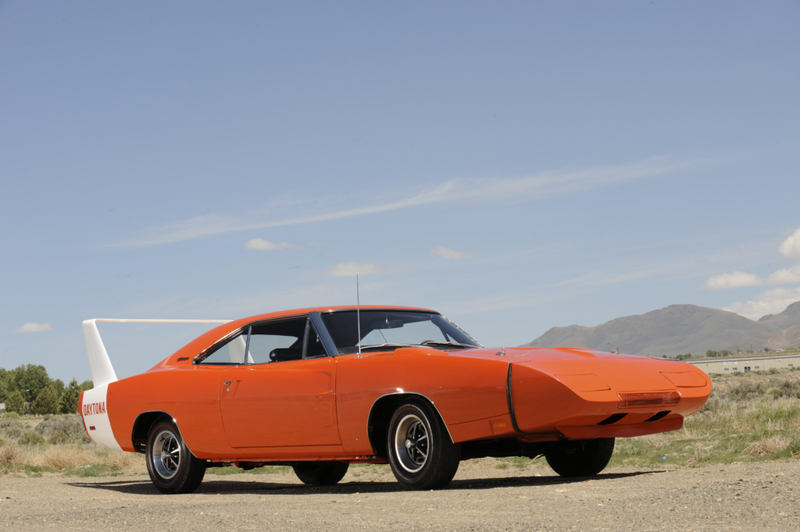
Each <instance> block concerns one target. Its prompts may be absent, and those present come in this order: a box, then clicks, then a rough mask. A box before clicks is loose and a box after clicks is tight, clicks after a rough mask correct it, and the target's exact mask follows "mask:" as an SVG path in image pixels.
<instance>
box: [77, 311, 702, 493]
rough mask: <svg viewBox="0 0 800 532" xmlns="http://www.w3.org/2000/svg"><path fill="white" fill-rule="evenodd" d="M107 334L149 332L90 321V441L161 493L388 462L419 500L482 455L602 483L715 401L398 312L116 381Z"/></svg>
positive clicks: (270, 325)
mask: <svg viewBox="0 0 800 532" xmlns="http://www.w3.org/2000/svg"><path fill="white" fill-rule="evenodd" d="M96 321H137V320H87V321H85V322H84V333H85V335H86V341H87V348H88V351H89V360H90V364H91V367H92V377H93V380H94V384H95V387H94V388H93V389H91V390H87V391H85V392H84V393H83V394H81V398H80V413H81V415H82V418H83V422H84V425H85V427H86V432H87V434H88V435H89V436H90V437H91V438H92V439H94V440H95V441H97V442H98V443H101V444H103V445H106V446H109V447H113V448H117V449H122V450H125V451H130V452H141V453H145V454H146V456H147V468H148V471H149V473H150V478H151V479H152V481H153V483H154V484H155V486H156V488H158V489H159V490H160V491H162V492H164V493H188V492H191V491H193V490H194V489H196V488H197V486H198V485H199V484H200V482H201V481H202V479H203V475H204V473H205V470H206V468H207V467H213V466H218V465H222V464H230V463H232V464H234V465H236V466H238V467H240V468H244V469H249V468H253V467H259V466H262V465H265V464H285V465H291V466H292V467H293V468H294V470H295V472H296V473H297V476H298V477H299V478H300V480H302V481H303V482H305V483H307V484H327V485H330V484H335V483H337V482H339V480H341V479H342V477H343V476H344V475H345V473H346V471H347V468H348V466H349V464H351V463H387V462H388V463H389V465H390V466H391V469H392V471H393V472H394V475H395V477H396V478H397V480H398V481H399V482H400V483H401V484H402V485H403V486H405V487H407V488H411V489H434V488H441V487H444V486H445V485H447V483H448V482H450V480H451V479H452V478H453V476H454V475H455V473H456V470H457V469H458V464H459V461H460V460H466V459H469V458H478V457H485V456H497V457H499V456H526V457H531V458H533V457H537V456H541V455H544V457H545V459H546V460H547V462H548V463H549V464H550V466H551V467H552V468H553V469H554V470H555V471H556V472H557V473H558V474H559V475H562V476H570V477H572V476H589V475H596V474H597V473H599V472H600V471H602V470H603V468H605V466H606V465H607V464H608V461H609V459H610V458H611V453H612V452H613V450H614V439H615V438H620V437H621V438H627V437H632V436H640V435H644V434H653V433H657V432H665V431H670V430H676V429H679V428H681V427H682V426H683V419H684V417H685V416H687V415H689V414H692V413H694V412H696V411H697V410H699V409H700V408H701V407H702V406H703V404H704V403H705V402H706V400H707V399H708V396H709V394H710V393H711V382H710V380H709V378H708V377H707V376H706V375H705V373H703V372H702V371H700V370H699V369H697V368H695V367H694V366H692V365H690V364H685V363H683V362H677V361H674V360H667V359H655V358H647V357H639V356H627V355H619V354H614V353H602V352H598V351H593V350H590V349H580V348H565V347H559V348H553V349H546V348H519V347H518V348H503V349H498V348H492V349H487V348H484V347H483V346H481V345H480V344H479V343H478V342H476V341H475V340H473V339H472V338H471V337H470V336H469V335H468V334H466V333H465V332H464V331H462V330H461V329H459V328H458V327H456V326H455V325H454V324H453V323H452V322H450V321H449V320H447V319H446V318H444V317H443V316H441V315H440V314H439V313H437V312H435V311H432V310H425V309H416V308H401V307H361V308H360V309H358V308H356V307H335V308H314V309H303V310H292V311H286V312H277V313H271V314H263V315H259V316H253V317H250V318H244V319H240V320H235V321H229V322H224V324H223V325H220V326H219V327H217V328H215V329H213V330H211V331H209V332H207V333H205V334H203V335H201V336H200V337H199V338H197V339H195V340H194V341H192V342H190V343H189V344H187V345H186V346H184V347H183V348H181V349H179V350H178V351H177V352H176V353H174V354H173V355H172V356H170V357H168V358H167V359H165V360H164V361H162V362H161V363H159V364H158V365H156V366H155V367H153V368H152V369H150V370H149V371H147V372H145V373H142V374H141V375H136V376H134V377H130V378H127V379H122V380H117V378H116V375H115V374H114V370H113V368H112V366H111V363H110V361H109V359H108V355H107V353H106V352H105V347H104V346H103V343H102V340H101V339H100V336H99V334H98V333H97V327H96V324H95V322H96ZM139 321H146V320H139ZM150 321H153V320H150ZM164 321H167V320H164Z"/></svg>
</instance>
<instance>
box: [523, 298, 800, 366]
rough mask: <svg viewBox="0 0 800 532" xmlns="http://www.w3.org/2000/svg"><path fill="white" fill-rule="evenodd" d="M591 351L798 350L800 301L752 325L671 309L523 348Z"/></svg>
mask: <svg viewBox="0 0 800 532" xmlns="http://www.w3.org/2000/svg"><path fill="white" fill-rule="evenodd" d="M566 346H571V347H588V348H590V349H597V350H600V351H613V350H616V349H617V348H619V350H620V352H622V353H627V354H631V355H650V356H659V357H660V356H664V355H666V356H675V355H678V354H684V353H693V354H700V353H705V352H706V351H707V350H709V349H711V350H714V351H719V350H723V349H727V350H730V351H736V350H739V349H741V350H742V351H746V350H748V349H753V350H756V351H760V350H763V349H764V348H766V347H768V348H769V349H771V350H775V349H786V348H789V347H800V301H798V302H796V303H792V304H791V305H789V306H788V307H787V308H786V310H784V311H783V312H781V313H780V314H770V315H768V316H764V317H763V318H761V319H760V320H758V321H753V320H750V319H748V318H745V317H743V316H740V315H738V314H734V313H733V312H727V311H725V310H718V309H713V308H706V307H698V306H696V305H670V306H668V307H665V308H662V309H659V310H654V311H652V312H648V313H646V314H639V315H636V316H626V317H624V318H617V319H614V320H611V321H609V322H606V323H603V324H602V325H598V326H596V327H583V326H581V325H570V326H568V327H553V328H552V329H550V330H549V331H547V332H546V333H544V334H543V335H541V336H540V337H539V338H537V339H536V340H534V341H532V342H530V343H527V344H525V347H566Z"/></svg>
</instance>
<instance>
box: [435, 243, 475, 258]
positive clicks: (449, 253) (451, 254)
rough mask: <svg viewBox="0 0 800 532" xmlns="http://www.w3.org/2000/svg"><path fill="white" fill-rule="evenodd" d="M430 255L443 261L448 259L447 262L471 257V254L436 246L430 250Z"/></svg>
mask: <svg viewBox="0 0 800 532" xmlns="http://www.w3.org/2000/svg"><path fill="white" fill-rule="evenodd" d="M431 254H432V255H434V256H436V257H441V258H443V259H448V260H457V259H471V258H472V257H473V255H472V253H466V252H463V251H456V250H454V249H450V248H446V247H444V246H438V247H435V248H433V249H432V250H431Z"/></svg>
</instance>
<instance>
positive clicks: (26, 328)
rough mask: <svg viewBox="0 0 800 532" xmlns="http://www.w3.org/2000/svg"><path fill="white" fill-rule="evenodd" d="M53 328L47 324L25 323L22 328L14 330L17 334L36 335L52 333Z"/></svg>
mask: <svg viewBox="0 0 800 532" xmlns="http://www.w3.org/2000/svg"><path fill="white" fill-rule="evenodd" d="M52 330H53V328H52V327H51V326H50V324H49V323H26V324H24V325H22V327H18V328H16V329H14V331H15V332H18V333H38V332H47V331H52Z"/></svg>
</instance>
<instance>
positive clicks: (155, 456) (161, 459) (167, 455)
mask: <svg viewBox="0 0 800 532" xmlns="http://www.w3.org/2000/svg"><path fill="white" fill-rule="evenodd" d="M151 459H152V460H153V467H154V468H155V470H156V471H158V474H159V475H160V476H161V477H162V478H164V479H170V478H172V477H174V476H175V474H176V473H177V472H178V468H179V467H180V465H181V442H180V441H179V440H178V438H177V437H176V436H175V434H173V433H172V431H169V430H162V431H161V432H159V433H158V434H157V435H156V437H155V440H153V453H152V455H151Z"/></svg>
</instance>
